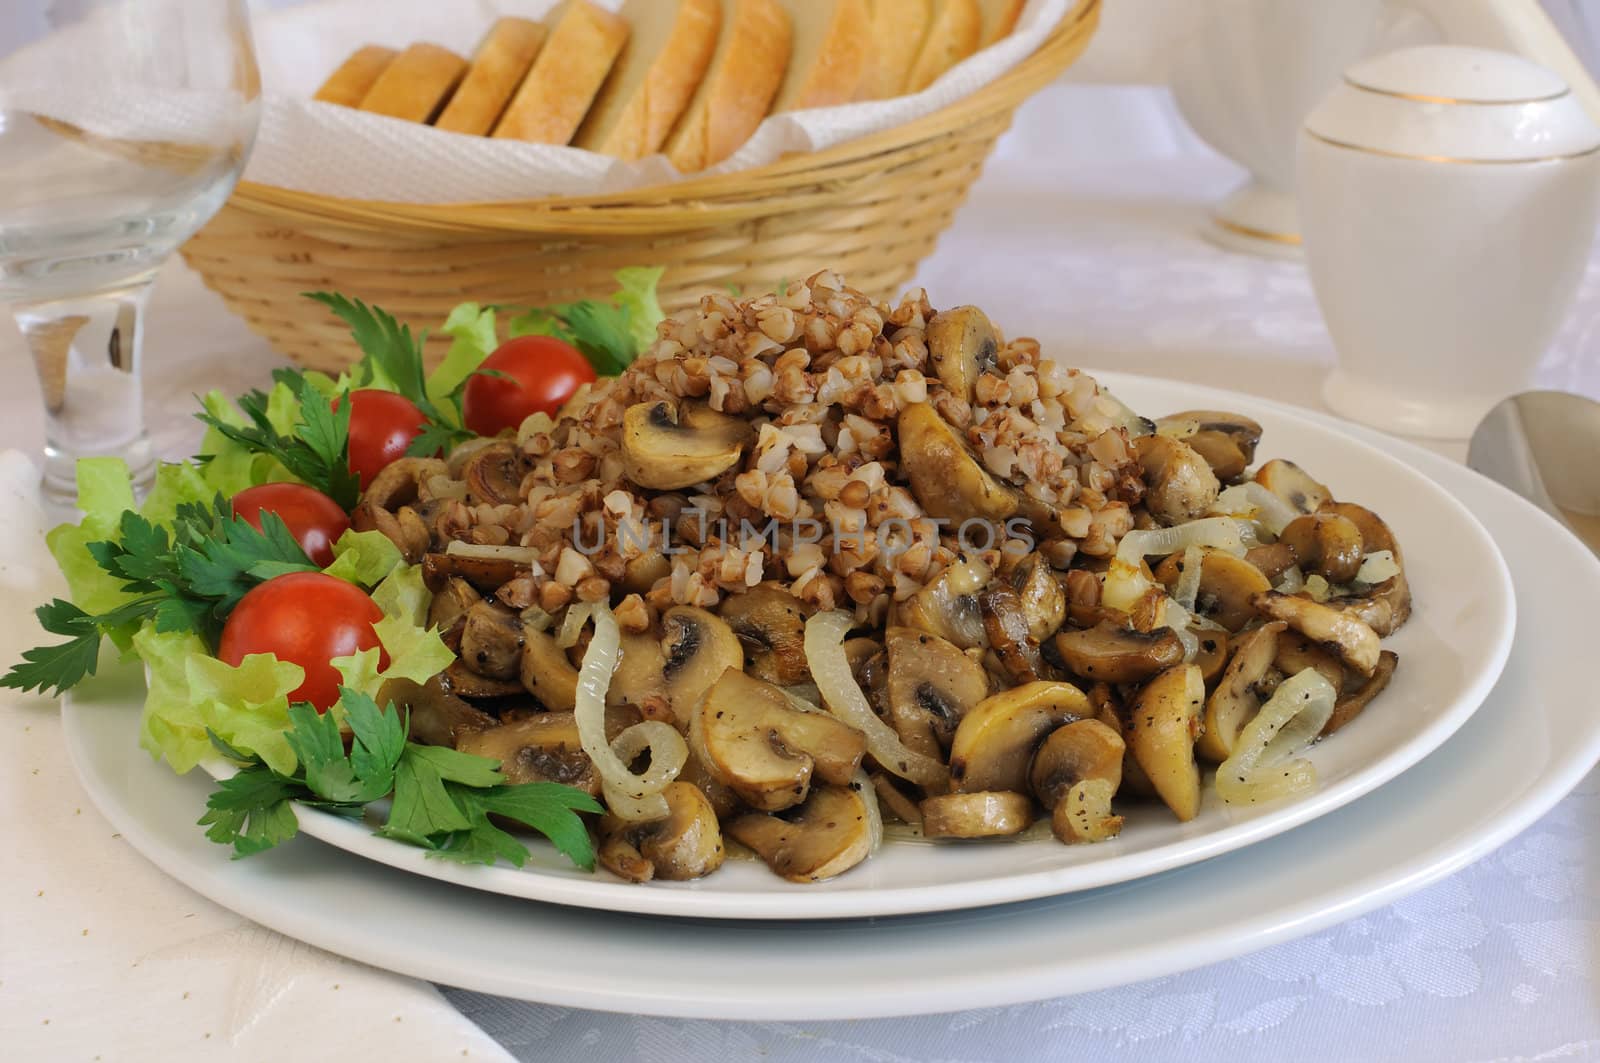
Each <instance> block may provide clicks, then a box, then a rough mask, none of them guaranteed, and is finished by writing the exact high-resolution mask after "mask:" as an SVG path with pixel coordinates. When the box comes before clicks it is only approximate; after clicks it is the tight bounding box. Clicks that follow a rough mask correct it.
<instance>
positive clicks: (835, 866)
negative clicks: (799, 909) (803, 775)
mask: <svg viewBox="0 0 1600 1063" xmlns="http://www.w3.org/2000/svg"><path fill="white" fill-rule="evenodd" d="M869 800H872V797H871V795H866V794H862V793H859V792H857V790H856V789H855V787H854V785H849V784H847V785H828V786H818V787H814V788H813V789H812V791H811V795H810V796H809V797H807V798H806V800H805V802H804V803H803V804H800V805H796V806H795V807H793V808H790V809H786V810H784V811H781V812H778V813H776V814H768V813H764V812H751V813H748V814H746V815H743V816H739V817H737V818H736V819H733V820H731V821H730V822H729V823H728V824H727V828H726V829H727V834H728V837H730V838H733V839H734V840H735V841H737V842H739V843H740V844H741V845H745V846H748V847H749V848H750V849H752V850H754V852H755V854H756V855H757V856H759V857H761V859H762V860H764V861H766V863H767V866H768V867H770V868H772V870H773V871H774V872H776V873H777V874H779V875H782V876H783V877H784V878H786V879H788V880H789V881H790V882H821V881H822V880H823V879H828V878H833V877H834V876H835V875H841V874H843V873H844V872H846V871H848V870H850V869H851V868H852V867H855V866H856V865H857V864H859V863H860V862H861V861H863V860H865V859H866V858H867V854H868V853H870V852H871V851H872V838H873V829H872V816H873V810H871V809H869V808H867V802H868V801H869Z"/></svg>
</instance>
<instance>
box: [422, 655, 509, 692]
mask: <svg viewBox="0 0 1600 1063" xmlns="http://www.w3.org/2000/svg"><path fill="white" fill-rule="evenodd" d="M437 678H438V680H439V688H440V689H441V690H443V691H444V692H445V693H447V694H454V695H456V696H457V697H460V698H471V699H474V700H476V699H478V698H509V697H515V696H517V695H519V694H521V693H522V684H521V683H518V682H517V681H516V680H513V679H496V678H494V677H493V676H487V675H480V674H478V673H477V672H474V671H473V670H472V669H470V668H468V667H467V665H466V662H464V661H462V660H460V659H459V658H457V659H456V660H454V661H451V662H450V666H449V667H448V668H446V669H445V670H444V671H442V672H440V673H439V675H438V677H437Z"/></svg>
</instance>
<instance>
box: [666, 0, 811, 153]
mask: <svg viewBox="0 0 1600 1063" xmlns="http://www.w3.org/2000/svg"><path fill="white" fill-rule="evenodd" d="M792 34H793V29H792V27H791V26H790V24H789V14H788V12H786V11H785V10H784V9H783V8H782V6H780V5H779V4H778V3H777V0H722V33H721V35H720V36H719V37H718V39H717V51H716V54H715V55H713V56H712V58H711V66H710V68H709V69H708V70H707V71H706V76H705V78H704V79H703V80H701V82H700V87H699V88H698V89H696V90H695V94H694V99H692V100H690V101H689V106H688V109H687V110H685V111H684V113H683V117H682V118H680V119H679V120H678V124H677V126H676V127H675V128H674V129H673V131H672V135H671V136H669V137H668V138H667V143H666V154H667V158H669V159H671V160H672V164H673V165H674V166H676V167H677V168H678V169H679V170H680V171H682V172H684V173H692V172H694V171H696V170H703V169H705V168H706V167H707V166H714V165H716V164H717V163H719V162H721V161H722V160H723V159H726V158H727V157H728V156H729V155H732V154H733V153H734V152H735V151H738V150H739V147H740V145H742V144H743V143H744V142H745V141H746V140H748V139H749V138H750V134H751V133H753V132H755V130H756V127H757V126H759V125H760V124H761V120H762V119H763V118H765V117H766V116H767V111H768V109H769V108H770V107H771V106H772V99H773V97H774V96H776V95H777V93H778V86H779V85H780V84H781V83H782V81H783V74H784V70H785V68H786V67H787V66H788V64H789V54H790V47H791V44H792Z"/></svg>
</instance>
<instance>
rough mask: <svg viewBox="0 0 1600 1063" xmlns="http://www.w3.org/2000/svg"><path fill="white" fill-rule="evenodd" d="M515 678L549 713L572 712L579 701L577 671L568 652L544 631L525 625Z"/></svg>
mask: <svg viewBox="0 0 1600 1063" xmlns="http://www.w3.org/2000/svg"><path fill="white" fill-rule="evenodd" d="M522 638H523V646H522V657H521V660H520V661H519V662H518V671H517V677H518V678H519V679H520V680H521V681H522V688H523V689H524V690H526V691H527V692H528V693H530V694H532V695H533V696H534V697H536V698H538V699H539V704H541V705H543V706H544V707H545V708H547V709H549V710H550V711H551V712H571V711H572V710H573V708H574V707H575V706H576V705H577V704H578V670H577V669H576V668H574V667H573V666H572V661H571V660H570V659H569V658H568V657H567V651H566V650H564V649H562V648H561V647H560V646H558V645H556V640H555V637H554V636H552V635H551V634H549V633H548V632H545V631H534V630H531V629H527V628H524V629H523V632H522Z"/></svg>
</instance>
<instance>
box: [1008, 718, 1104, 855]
mask: <svg viewBox="0 0 1600 1063" xmlns="http://www.w3.org/2000/svg"><path fill="white" fill-rule="evenodd" d="M1126 752H1127V746H1126V745H1125V744H1124V743H1123V741H1122V736H1121V735H1120V734H1118V733H1117V731H1115V730H1114V729H1112V728H1111V727H1108V726H1107V725H1106V724H1104V723H1101V722H1100V721H1099V720H1077V721H1074V722H1073V723H1069V724H1065V725H1064V726H1061V727H1058V728H1056V729H1055V730H1054V731H1052V732H1050V736H1049V737H1048V738H1046V739H1045V740H1044V744H1043V745H1041V746H1040V747H1039V751H1038V752H1037V753H1035V754H1034V755H1033V765H1032V766H1031V767H1030V768H1029V769H1028V785H1029V786H1030V787H1031V788H1032V790H1033V795H1034V796H1035V797H1037V798H1038V799H1039V803H1040V804H1042V805H1044V807H1046V808H1048V809H1050V810H1051V815H1050V830H1051V833H1053V834H1054V835H1055V836H1056V839H1057V840H1058V841H1061V842H1063V843H1065V844H1067V845H1073V844H1077V843H1079V842H1098V841H1104V840H1105V839H1107V838H1114V837H1116V836H1117V834H1119V833H1120V832H1121V831H1122V817H1121V816H1115V815H1112V813H1111V798H1112V795H1114V794H1115V793H1116V792H1117V787H1119V786H1121V785H1122V758H1123V756H1124V755H1125V754H1126Z"/></svg>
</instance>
